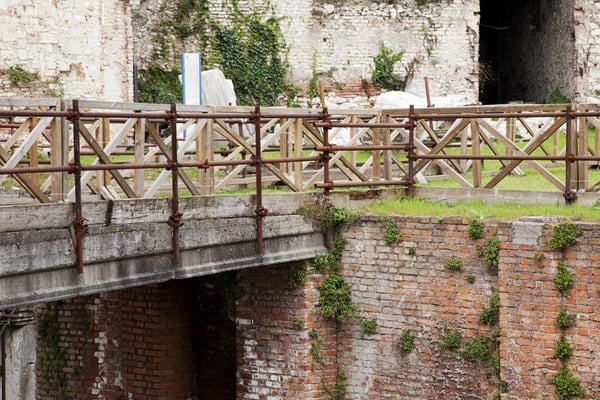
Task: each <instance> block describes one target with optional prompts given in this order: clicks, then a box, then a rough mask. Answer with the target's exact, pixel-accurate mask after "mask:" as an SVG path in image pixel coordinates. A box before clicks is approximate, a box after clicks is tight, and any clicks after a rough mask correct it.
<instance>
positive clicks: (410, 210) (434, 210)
mask: <svg viewBox="0 0 600 400" xmlns="http://www.w3.org/2000/svg"><path fill="white" fill-rule="evenodd" d="M363 211H364V212H366V213H369V214H375V215H385V216H389V215H430V216H434V217H444V216H458V217H463V218H480V217H484V218H485V217H490V218H492V217H493V218H496V219H499V220H513V219H517V218H522V217H526V216H536V215H537V216H547V215H553V216H559V217H563V218H565V219H569V220H585V221H600V213H598V212H597V210H594V209H593V208H592V207H589V206H585V205H581V204H571V205H569V206H563V205H560V204H558V203H556V204H542V203H540V204H522V203H518V202H502V203H489V204H488V203H486V202H484V201H483V200H460V201H457V202H445V201H439V202H434V201H431V200H428V199H424V198H418V197H415V198H408V197H402V196H399V197H397V198H394V199H389V200H385V201H381V202H377V203H373V204H371V205H369V206H365V207H364V208H363Z"/></svg>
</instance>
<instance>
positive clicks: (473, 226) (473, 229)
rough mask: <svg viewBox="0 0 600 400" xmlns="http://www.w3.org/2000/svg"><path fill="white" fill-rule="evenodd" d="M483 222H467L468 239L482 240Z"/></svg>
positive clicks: (483, 232) (473, 220)
mask: <svg viewBox="0 0 600 400" xmlns="http://www.w3.org/2000/svg"><path fill="white" fill-rule="evenodd" d="M484 227H485V226H484V225H483V222H481V221H478V220H476V219H472V220H470V221H469V226H468V228H467V232H468V233H469V238H470V239H472V240H477V239H483V236H484V234H485V231H484Z"/></svg>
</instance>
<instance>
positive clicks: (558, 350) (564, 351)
mask: <svg viewBox="0 0 600 400" xmlns="http://www.w3.org/2000/svg"><path fill="white" fill-rule="evenodd" d="M572 355H573V349H572V348H571V345H570V344H569V342H568V341H567V337H566V335H565V334H564V333H563V334H561V335H560V339H559V340H558V341H557V342H556V347H555V348H554V358H557V359H559V360H560V361H562V362H566V361H567V360H568V359H569V358H570V357H571V356H572Z"/></svg>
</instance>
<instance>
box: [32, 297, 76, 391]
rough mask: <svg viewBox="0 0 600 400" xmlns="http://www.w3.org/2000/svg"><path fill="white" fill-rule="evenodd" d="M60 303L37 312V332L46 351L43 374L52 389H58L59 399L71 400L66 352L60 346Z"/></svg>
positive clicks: (43, 355) (42, 355) (50, 304)
mask: <svg viewBox="0 0 600 400" xmlns="http://www.w3.org/2000/svg"><path fill="white" fill-rule="evenodd" d="M58 309H59V303H47V304H46V305H45V306H44V308H43V309H42V310H40V311H39V312H38V313H37V314H36V319H37V333H38V336H39V339H40V341H41V342H42V346H43V348H44V351H42V352H40V353H39V354H40V365H41V368H42V376H43V377H44V379H45V381H46V383H47V384H48V385H49V388H50V389H51V390H55V391H56V396H57V397H56V399H57V400H71V396H69V395H68V394H67V377H66V374H65V370H64V369H65V366H66V363H67V361H66V354H65V351H64V348H62V347H61V346H60V323H59V320H58V317H59V311H58Z"/></svg>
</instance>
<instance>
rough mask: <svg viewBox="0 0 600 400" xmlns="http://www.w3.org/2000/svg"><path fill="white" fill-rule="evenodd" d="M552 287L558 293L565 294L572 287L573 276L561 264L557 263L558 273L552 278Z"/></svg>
mask: <svg viewBox="0 0 600 400" xmlns="http://www.w3.org/2000/svg"><path fill="white" fill-rule="evenodd" d="M553 281H554V285H555V286H556V288H557V289H558V290H559V291H560V292H563V293H564V292H567V291H568V290H569V289H571V287H572V286H573V282H574V279H573V274H571V273H570V272H569V270H568V269H567V267H566V266H565V265H564V264H563V263H558V272H557V273H556V275H555V276H554V279H553Z"/></svg>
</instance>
